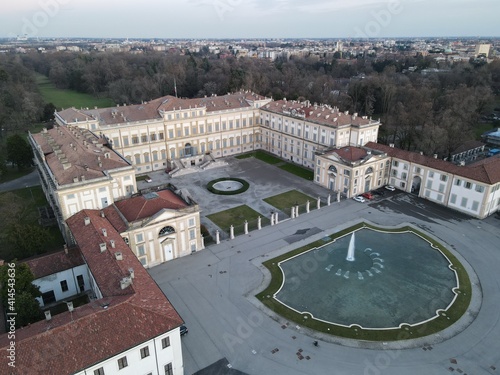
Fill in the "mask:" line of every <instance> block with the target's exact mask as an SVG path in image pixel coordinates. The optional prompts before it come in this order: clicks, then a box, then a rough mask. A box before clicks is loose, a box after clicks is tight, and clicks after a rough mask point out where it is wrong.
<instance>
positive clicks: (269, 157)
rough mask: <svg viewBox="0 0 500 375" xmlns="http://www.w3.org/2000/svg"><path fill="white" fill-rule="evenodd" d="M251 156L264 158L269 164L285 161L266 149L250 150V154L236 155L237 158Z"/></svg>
mask: <svg viewBox="0 0 500 375" xmlns="http://www.w3.org/2000/svg"><path fill="white" fill-rule="evenodd" d="M250 157H254V158H256V159H259V160H262V161H263V162H266V163H267V164H278V163H283V160H281V159H279V158H277V157H276V156H273V155H271V154H269V153H267V152H265V151H261V150H258V151H255V152H250V153H248V154H243V155H239V156H236V159H247V158H250Z"/></svg>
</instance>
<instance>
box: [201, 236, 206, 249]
mask: <svg viewBox="0 0 500 375" xmlns="http://www.w3.org/2000/svg"><path fill="white" fill-rule="evenodd" d="M204 248H205V237H203V236H201V249H202V250H203V249H204Z"/></svg>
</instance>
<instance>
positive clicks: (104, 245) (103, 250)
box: [99, 243, 106, 253]
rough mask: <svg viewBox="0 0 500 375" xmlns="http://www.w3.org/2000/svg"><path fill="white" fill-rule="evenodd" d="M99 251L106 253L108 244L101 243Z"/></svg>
mask: <svg viewBox="0 0 500 375" xmlns="http://www.w3.org/2000/svg"><path fill="white" fill-rule="evenodd" d="M99 249H100V250H101V253H103V252H105V251H106V243H100V244H99Z"/></svg>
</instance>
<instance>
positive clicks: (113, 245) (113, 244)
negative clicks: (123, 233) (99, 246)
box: [109, 240, 115, 249]
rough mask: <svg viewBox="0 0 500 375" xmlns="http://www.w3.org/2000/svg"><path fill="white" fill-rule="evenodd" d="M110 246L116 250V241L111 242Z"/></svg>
mask: <svg viewBox="0 0 500 375" xmlns="http://www.w3.org/2000/svg"><path fill="white" fill-rule="evenodd" d="M109 244H110V245H111V247H112V248H113V249H114V248H115V240H109Z"/></svg>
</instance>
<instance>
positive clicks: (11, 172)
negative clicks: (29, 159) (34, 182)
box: [0, 167, 34, 183]
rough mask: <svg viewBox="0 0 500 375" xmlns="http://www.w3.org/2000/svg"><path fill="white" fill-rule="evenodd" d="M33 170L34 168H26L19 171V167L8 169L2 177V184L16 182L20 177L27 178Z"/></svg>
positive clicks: (0, 177) (0, 180) (0, 178)
mask: <svg viewBox="0 0 500 375" xmlns="http://www.w3.org/2000/svg"><path fill="white" fill-rule="evenodd" d="M33 170H34V168H26V169H22V170H19V169H17V167H7V169H6V173H5V174H4V175H1V176H0V183H2V182H7V181H12V180H16V179H18V178H19V177H23V176H26V175H27V174H30V173H31V172H33Z"/></svg>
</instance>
